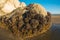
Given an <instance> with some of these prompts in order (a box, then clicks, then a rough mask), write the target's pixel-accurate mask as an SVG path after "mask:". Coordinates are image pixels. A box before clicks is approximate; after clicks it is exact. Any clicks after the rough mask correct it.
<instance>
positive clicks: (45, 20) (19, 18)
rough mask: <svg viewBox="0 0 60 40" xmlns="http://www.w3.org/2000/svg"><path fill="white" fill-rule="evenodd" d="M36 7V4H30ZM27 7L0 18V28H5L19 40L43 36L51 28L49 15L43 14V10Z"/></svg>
mask: <svg viewBox="0 0 60 40" xmlns="http://www.w3.org/2000/svg"><path fill="white" fill-rule="evenodd" d="M31 5H38V4H31ZM30 7H32V6H30V5H29V6H27V7H26V8H24V9H22V8H17V9H16V10H14V11H13V12H11V13H10V14H7V15H4V16H1V17H0V27H1V28H2V27H3V28H7V29H8V30H10V31H11V32H12V34H13V35H15V36H16V37H17V38H20V40H22V39H25V38H29V37H34V36H37V35H40V34H43V33H44V32H46V31H47V30H48V29H49V28H50V27H51V14H50V13H48V12H47V13H45V12H44V9H43V8H42V9H41V8H40V5H38V7H37V12H39V11H43V12H41V13H37V12H36V9H34V8H36V6H34V8H30ZM38 9H39V10H38Z"/></svg>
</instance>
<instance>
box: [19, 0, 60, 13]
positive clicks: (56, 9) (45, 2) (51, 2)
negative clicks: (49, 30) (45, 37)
mask: <svg viewBox="0 0 60 40" xmlns="http://www.w3.org/2000/svg"><path fill="white" fill-rule="evenodd" d="M20 1H21V2H25V3H26V4H27V5H28V4H30V3H39V4H41V5H42V6H44V7H45V9H46V10H47V11H49V12H51V13H52V14H60V0H20Z"/></svg>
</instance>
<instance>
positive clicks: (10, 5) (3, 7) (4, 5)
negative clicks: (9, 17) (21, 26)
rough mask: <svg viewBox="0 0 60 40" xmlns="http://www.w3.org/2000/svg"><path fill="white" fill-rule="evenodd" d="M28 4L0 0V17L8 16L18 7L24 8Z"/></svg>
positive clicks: (17, 0) (16, 0)
mask: <svg viewBox="0 0 60 40" xmlns="http://www.w3.org/2000/svg"><path fill="white" fill-rule="evenodd" d="M25 6H26V4H25V3H24V2H19V0H0V16H2V15H6V14H8V13H10V12H12V11H13V10H15V9H16V8H18V7H21V8H24V7H25Z"/></svg>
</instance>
